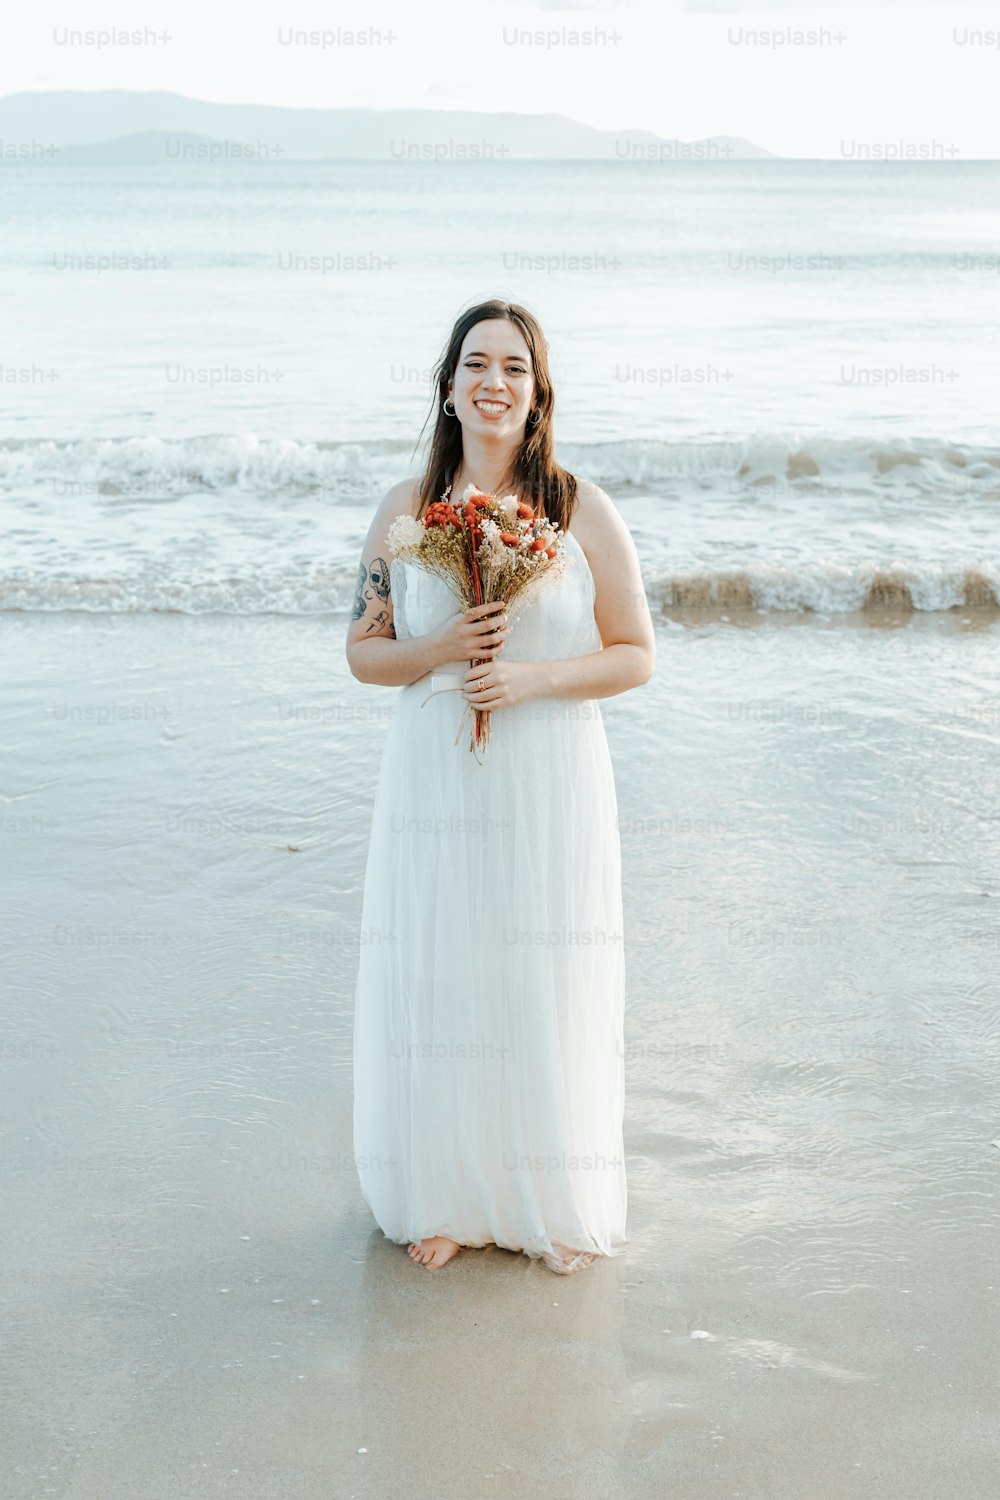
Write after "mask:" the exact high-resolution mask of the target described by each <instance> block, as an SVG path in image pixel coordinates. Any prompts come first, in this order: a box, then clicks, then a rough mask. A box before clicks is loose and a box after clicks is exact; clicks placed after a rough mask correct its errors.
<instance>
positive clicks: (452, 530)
mask: <svg viewBox="0 0 1000 1500" xmlns="http://www.w3.org/2000/svg"><path fill="white" fill-rule="evenodd" d="M450 493H451V485H449V486H448V488H447V489H446V490H445V492H444V494H443V495H442V496H441V498H440V500H437V501H435V503H434V504H433V505H430V506H428V508H427V513H426V515H425V516H424V520H423V523H422V524H421V522H420V521H418V520H416V519H415V518H414V517H413V516H398V517H397V518H396V520H395V521H393V523H392V525H391V526H390V527H389V531H388V534H387V537H386V545H387V547H388V548H389V550H390V552H392V553H394V554H395V556H397V557H399V558H402V559H404V560H405V561H406V562H412V563H415V564H416V565H417V567H419V568H423V569H424V571H425V572H427V573H434V574H436V575H437V576H438V577H439V578H443V579H444V580H445V582H446V583H447V584H448V586H449V588H450V589H451V590H452V592H453V593H454V595H455V597H456V598H457V600H458V602H459V605H460V606H461V608H462V609H468V608H469V607H470V606H471V605H473V604H503V605H504V607H505V609H507V610H508V611H509V608H510V606H511V604H512V603H513V602H514V600H515V599H518V598H520V597H521V596H522V595H524V594H525V592H526V591H527V590H528V589H530V588H532V587H535V586H537V585H538V584H539V583H541V582H542V581H543V580H544V579H545V578H551V577H554V576H555V575H556V574H557V573H558V572H561V571H562V569H563V568H564V567H565V565H566V553H565V540H564V538H563V536H562V533H561V532H560V529H559V527H558V526H557V525H555V523H554V522H552V521H549V520H548V519H547V518H546V517H545V516H541V515H536V513H535V512H534V510H532V508H531V506H530V505H526V504H525V503H524V502H523V501H519V500H518V499H517V496H516V495H504V496H503V498H502V499H499V500H498V499H497V498H496V497H495V496H494V495H485V494H483V492H482V490H479V489H477V488H476V486H475V485H474V484H470V485H468V486H467V487H466V489H465V492H464V493H463V495H462V499H461V502H460V504H458V505H453V504H452V503H451V502H450V501H449V498H448V497H449V495H450ZM508 618H509V614H508ZM480 660H481V659H477V660H474V661H472V662H470V663H469V665H470V666H478V665H480ZM453 685H454V684H453ZM457 686H459V687H461V682H459V683H458V684H457ZM466 706H467V707H468V706H469V705H466ZM463 717H464V715H463ZM459 734H461V726H459ZM489 739H490V711H489V709H482V708H473V724H472V738H471V741H470V744H469V749H470V750H471V751H472V752H473V754H475V753H476V751H477V750H480V749H482V750H485V748H486V746H487V745H488V744H489ZM455 743H456V744H457V743H458V736H456V738H455Z"/></svg>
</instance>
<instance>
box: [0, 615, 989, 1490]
mask: <svg viewBox="0 0 1000 1500" xmlns="http://www.w3.org/2000/svg"><path fill="white" fill-rule="evenodd" d="M656 618H657V653H658V657H657V670H656V674H655V677H654V678H653V680H652V681H651V682H650V683H649V684H647V685H646V686H645V687H643V688H641V689H639V690H636V691H634V692H631V693H629V694H626V695H623V696H622V697H620V698H614V699H607V700H604V701H603V702H602V704H601V711H602V714H603V716H604V721H605V725H606V728H607V734H608V740H609V743H610V746H611V751H612V757H613V760H614V765H615V775H616V783H617V787H618V799H619V819H620V823H619V826H620V834H621V841H622V855H623V883H624V899H625V922H626V928H625V944H626V966H627V975H628V992H627V1003H626V1032H625V1035H626V1083H627V1098H626V1117H625V1145H626V1164H627V1173H628V1182H629V1215H628V1225H627V1228H628V1234H629V1247H628V1252H627V1254H626V1255H625V1256H624V1257H622V1258H621V1259H620V1260H618V1261H604V1262H598V1263H597V1264H595V1265H594V1266H592V1267H590V1268H589V1269H588V1270H587V1271H585V1272H583V1273H581V1274H578V1275H576V1276H573V1277H569V1278H561V1277H555V1276H553V1275H552V1274H551V1273H550V1272H548V1271H547V1270H545V1269H544V1267H542V1266H540V1265H538V1264H537V1263H536V1264H530V1263H529V1262H528V1261H527V1259H526V1258H525V1257H524V1256H522V1255H517V1254H513V1253H511V1252H506V1251H501V1250H498V1249H496V1248H495V1247H493V1248H490V1249H487V1250H485V1251H462V1252H461V1253H460V1255H459V1256H458V1257H457V1259H456V1260H455V1261H454V1262H453V1263H451V1264H450V1265H449V1266H447V1267H445V1268H444V1269H443V1270H441V1271H440V1272H435V1273H430V1272H427V1271H425V1270H423V1269H422V1268H419V1267H417V1266H415V1265H414V1264H413V1263H412V1262H411V1261H410V1260H409V1258H408V1257H407V1255H406V1252H405V1249H403V1248H402V1247H399V1246H395V1245H392V1244H389V1243H388V1242H386V1241H385V1240H384V1238H383V1237H382V1235H381V1233H380V1231H379V1230H378V1229H377V1227H376V1226H375V1224H374V1221H373V1220H372V1218H371V1215H370V1213H369V1212H368V1210H367V1207H366V1205H365V1204H364V1202H363V1200H362V1199H361V1196H360V1192H359V1189H358V1183H357V1176H356V1171H355V1165H354V1162H353V1160H352V1144H351V1086H352V1085H351V1035H352V1006H353V977H354V971H355V968H356V964H357V957H358V951H359V944H360V943H361V942H364V941H379V940H384V935H380V934H365V933H363V932H361V931H360V910H361V887H362V880H363V873H364V858H365V852H366V841H367V835H368V826H369V821H370V815H371V804H372V797H373V793H374V786H375V778H376V775H377V771H378V763H379V753H380V747H381V743H382V740H383V737H384V734H385V731H386V728H387V725H388V722H389V715H390V714H391V712H392V703H393V700H394V696H395V690H392V689H377V688H371V687H366V686H363V685H361V684H359V683H357V682H355V681H354V679H353V678H351V676H350V674H349V672H348V670H347V667H346V662H345V659H344V649H343V642H344V632H345V629H346V615H345V614H344V613H342V612H341V613H337V612H317V613H311V614H309V613H303V614H299V615H295V614H287V613H264V612H257V613H244V614H216V613H208V614H202V615H198V614H191V613H163V612H161V613H143V612H124V613H114V612H93V613H87V612H83V611H80V610H74V609H52V610H50V611H31V610H27V611H17V610H11V611H9V612H7V613H5V614H4V615H3V616H2V624H0V628H2V632H3V636H4V663H5V667H4V673H5V694H4V714H5V719H4V730H3V739H4V757H3V759H4V786H3V791H4V800H3V805H2V824H0V827H2V834H3V849H4V858H3V860H2V863H0V870H2V873H0V886H2V890H0V894H2V903H3V910H4V912H5V913H6V921H5V923H4V932H3V944H4V955H3V957H4V970H5V974H6V985H5V990H6V1005H5V1008H4V1011H5V1015H4V1033H3V1041H2V1051H0V1056H2V1059H3V1064H4V1074H3V1077H4V1082H5V1088H4V1091H3V1092H4V1120H5V1126H6V1131H5V1138H6V1150H5V1152H4V1162H3V1176H4V1179H5V1184H4V1188H5V1197H4V1201H5V1203H6V1205H7V1214H6V1222H7V1233H6V1234H5V1236H4V1239H3V1251H2V1254H3V1281H4V1285H5V1287H6V1307H5V1335H6V1357H5V1362H4V1363H5V1387H6V1391H5V1396H6V1400H5V1408H6V1413H5V1417H4V1421H3V1425H4V1437H5V1440H6V1450H7V1455H8V1457H7V1463H6V1469H7V1474H6V1480H7V1483H6V1492H7V1493H8V1494H9V1495H10V1496H11V1497H12V1500H28V1497H31V1500H35V1497H40V1496H44V1495H48V1494H54V1495H60V1496H63V1497H66V1500H91V1497H93V1500H106V1497H108V1496H109V1495H125V1494H135V1495H142V1496H143V1497H144V1500H160V1497H163V1500H167V1497H170V1500H178V1497H186V1496H192V1497H194V1496H199V1497H200V1496H204V1495H205V1494H208V1493H212V1494H217V1495H227V1496H233V1497H237V1496H238V1497H240V1500H246V1497H250V1496H254V1495H261V1496H263V1495H277V1494H280V1495H281V1496H282V1497H283V1500H299V1497H302V1500H306V1497H309V1500H311V1497H313V1496H320V1495H323V1496H331V1495H336V1496H343V1497H357V1500H368V1497H371V1500H381V1497H383V1496H385V1495H388V1494H395V1493H399V1492H405V1493H406V1494H407V1495H408V1496H411V1497H414V1500H423V1497H425V1496H426V1497H428V1500H429V1497H431V1496H437V1495H441V1494H458V1493H462V1494H493V1495H497V1496H504V1497H510V1500H526V1497H527V1500H533V1497H536V1496H537V1497H543V1496H544V1497H545V1500H590V1497H594V1500H597V1497H599V1496H600V1497H605V1496H607V1495H609V1494H613V1495H615V1496H621V1497H628V1500H631V1497H636V1500H639V1497H643V1500H645V1497H647V1496H648V1497H653V1496H660V1495H662V1494H663V1493H664V1492H665V1491H667V1490H669V1491H670V1492H671V1493H674V1494H677V1495H679V1496H685V1497H686V1496H691V1497H695V1496H702V1495H705V1494H711V1495H719V1496H733V1497H746V1500H759V1497H761V1496H763V1495H768V1496H770V1497H777V1500H785V1497H789V1500H790V1497H793V1496H794V1497H799V1496H806V1495H814V1494H816V1493H819V1492H822V1494H823V1495H824V1496H826V1497H830V1500H840V1497H846V1496H853V1495H859V1494H865V1495H869V1494H876V1495H878V1496H879V1497H880V1500H920V1497H925V1496H926V1497H935V1500H937V1497H940V1496H942V1495H945V1494H947V1495H953V1494H954V1495H961V1496H962V1497H963V1500H978V1497H980V1496H983V1497H985V1496H986V1495H988V1494H992V1492H993V1488H994V1482H995V1453H996V1443H997V1425H998V1412H997V1403H996V1397H995V1394H994V1392H993V1384H994V1382H992V1380H991V1372H992V1366H993V1363H994V1351H993V1338H992V1324H993V1318H992V1316H991V1313H992V1310H993V1307H994V1304H995V1300H996V1289H995V1258H996V1256H995V1250H996V1206H995V1186H994V1184H995V1177H996V1172H997V1168H998V1164H1000V1152H998V1143H1000V1124H998V1120H997V1116H996V1090H995V1082H996V1062H997V1058H996V1048H997V1035H998V1018H1000V1009H998V996H997V986H996V972H997V967H998V957H1000V919H998V914H997V906H998V903H1000V882H998V855H1000V822H998V816H997V803H996V786H997V771H998V764H1000V698H998V694H997V670H996V662H997V645H998V638H1000V614H998V612H997V611H996V610H995V609H993V610H986V609H951V610H947V611H945V610H937V611H933V610H932V611H920V610H915V611H914V610H909V609H907V610H898V611H894V610H889V609H883V610H874V609H869V610H868V611H866V612H841V613H839V614H837V615H835V616H833V617H830V616H817V615H812V614H808V613H805V612H798V613H787V612H783V611H780V610H770V611H768V612H763V611H758V610H750V609H744V610H737V609H730V610H726V611H724V612H722V613H720V612H719V611H718V610H711V609H704V610H686V611H684V610H674V611H672V612H671V611H665V612H663V613H660V611H659V610H657V611H656ZM456 712H457V710H456ZM443 753H451V754H467V753H468V752H467V750H465V748H464V742H463V745H462V746H460V747H458V748H455V749H452V748H450V747H449V749H448V750H447V751H444V752H443ZM482 770H483V774H484V775H488V774H489V764H488V758H487V763H486V764H485V765H484V766H483V768H482ZM551 940H553V941H558V940H559V935H558V934H554V935H552V938H551Z"/></svg>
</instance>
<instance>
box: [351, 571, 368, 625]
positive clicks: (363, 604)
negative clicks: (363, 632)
mask: <svg viewBox="0 0 1000 1500" xmlns="http://www.w3.org/2000/svg"><path fill="white" fill-rule="evenodd" d="M367 577H368V574H367V571H366V569H365V565H364V563H361V565H360V566H359V568H358V586H357V588H356V589H355V590H354V608H353V610H352V611H351V619H352V620H360V619H361V616H362V615H363V614H364V612H365V610H366V609H367V608H368V601H367V599H366V598H365V579H366V578H367Z"/></svg>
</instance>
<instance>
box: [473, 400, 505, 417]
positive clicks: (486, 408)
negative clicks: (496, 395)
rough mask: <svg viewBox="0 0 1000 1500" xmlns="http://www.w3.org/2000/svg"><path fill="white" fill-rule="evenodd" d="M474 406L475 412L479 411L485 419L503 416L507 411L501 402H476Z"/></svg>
mask: <svg viewBox="0 0 1000 1500" xmlns="http://www.w3.org/2000/svg"><path fill="white" fill-rule="evenodd" d="M474 405H475V407H476V410H477V411H481V412H482V413H483V415H484V416H487V417H500V416H503V414H504V412H505V411H506V410H507V406H506V404H505V403H504V402H503V401H476V402H475V403H474Z"/></svg>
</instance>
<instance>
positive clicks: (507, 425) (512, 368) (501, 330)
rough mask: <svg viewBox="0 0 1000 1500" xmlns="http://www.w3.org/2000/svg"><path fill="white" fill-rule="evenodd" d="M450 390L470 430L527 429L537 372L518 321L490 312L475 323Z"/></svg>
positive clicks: (506, 432)
mask: <svg viewBox="0 0 1000 1500" xmlns="http://www.w3.org/2000/svg"><path fill="white" fill-rule="evenodd" d="M448 394H449V396H450V397H451V399H452V402H453V404H454V407H455V414H456V416H457V417H458V420H459V421H460V422H461V424H462V426H463V427H464V428H465V429H466V430H467V431H469V432H474V433H481V434H482V435H483V436H484V437H485V436H486V435H487V434H491V435H498V436H500V437H515V436H516V437H518V438H520V437H521V436H522V435H523V433H524V425H525V423H526V422H527V420H528V413H529V411H530V410H531V403H532V400H533V399H534V394H535V378H534V374H533V372H532V368H531V354H530V352H529V350H528V345H527V343H526V341H525V338H524V334H523V333H522V332H521V330H520V328H518V326H517V324H516V323H509V322H508V321H507V319H506V318H487V319H486V320H485V321H484V322H482V323H476V324H475V325H474V326H473V327H472V328H470V329H469V331H468V333H467V334H466V335H465V338H464V339H463V340H462V348H461V350H460V352H459V356H458V364H457V365H456V367H455V375H454V379H453V381H452V384H451V386H450V387H449V390H448Z"/></svg>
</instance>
